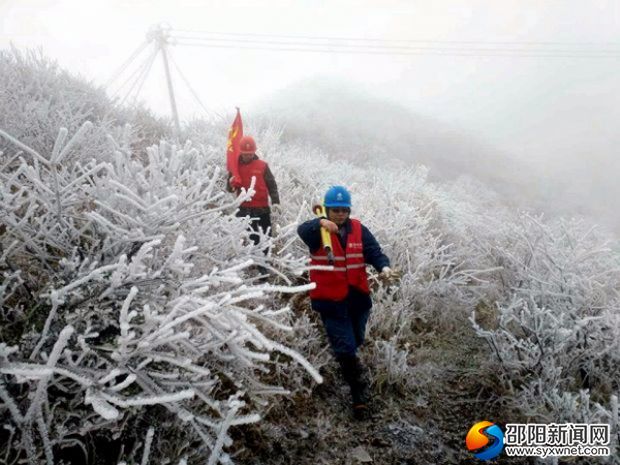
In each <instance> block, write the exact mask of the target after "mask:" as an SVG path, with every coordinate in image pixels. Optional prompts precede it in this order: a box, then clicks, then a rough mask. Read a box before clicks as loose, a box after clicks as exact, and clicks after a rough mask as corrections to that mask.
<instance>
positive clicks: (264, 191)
mask: <svg viewBox="0 0 620 465" xmlns="http://www.w3.org/2000/svg"><path fill="white" fill-rule="evenodd" d="M239 149H240V151H239V176H240V177H241V179H236V178H233V177H232V174H231V173H228V174H229V176H228V177H229V181H228V191H229V192H237V195H238V194H239V192H240V189H241V188H242V187H243V188H245V189H249V187H250V184H251V183H252V178H253V177H254V178H256V181H255V182H254V190H255V191H256V193H255V194H254V196H253V197H252V198H251V199H250V200H247V201H246V202H243V203H242V204H241V206H240V207H239V211H238V212H237V216H240V217H244V216H249V217H250V218H253V219H252V222H251V227H252V230H253V231H255V232H258V230H259V228H260V229H262V231H263V232H267V231H268V230H271V207H270V206H269V199H270V198H271V205H272V206H274V207H275V206H276V205H278V206H279V204H280V196H279V195H278V186H277V184H276V179H275V178H274V177H273V173H272V172H271V170H270V169H269V165H268V164H267V162H265V161H263V160H260V159H259V158H258V156H257V155H256V142H255V141H254V139H253V138H252V137H251V136H243V137H242V138H241V140H240V141H239ZM250 239H251V240H252V241H253V242H254V243H255V244H258V242H259V241H260V236H259V235H258V234H250Z"/></svg>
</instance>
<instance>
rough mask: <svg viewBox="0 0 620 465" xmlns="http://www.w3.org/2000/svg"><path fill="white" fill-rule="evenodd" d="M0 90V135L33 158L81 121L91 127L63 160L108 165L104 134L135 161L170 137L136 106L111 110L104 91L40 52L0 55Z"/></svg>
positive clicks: (3, 147) (4, 145)
mask: <svg viewBox="0 0 620 465" xmlns="http://www.w3.org/2000/svg"><path fill="white" fill-rule="evenodd" d="M0 89H1V90H0V109H2V111H1V112H0V129H3V130H4V131H6V132H7V133H9V134H11V135H12V136H14V137H16V138H17V139H19V140H20V141H21V142H22V143H24V144H26V145H27V146H29V147H32V148H33V149H34V150H36V151H38V152H45V151H47V150H49V149H50V147H52V146H53V144H54V141H55V140H56V136H57V134H58V131H60V129H61V128H66V129H67V130H68V132H69V134H75V132H76V131H77V130H78V129H79V128H80V127H81V126H82V125H83V124H84V123H85V122H86V121H90V122H92V123H93V125H94V127H93V129H92V130H91V131H90V135H89V137H88V138H81V139H79V140H78V141H77V143H76V145H75V146H74V147H72V148H71V149H70V150H69V152H68V153H67V154H66V160H72V159H73V157H78V158H80V159H81V160H84V159H90V158H95V159H97V160H108V158H109V157H110V156H111V155H112V154H113V148H112V147H109V146H108V144H107V143H106V138H107V135H108V134H109V133H111V134H113V135H114V137H115V138H116V139H117V140H121V139H125V140H126V141H128V142H129V143H130V145H131V148H132V152H133V153H135V154H137V155H139V156H140V155H142V153H143V151H144V149H145V148H146V147H147V146H149V145H151V144H153V143H157V142H158V141H159V139H160V138H164V137H166V136H168V135H169V134H170V130H169V125H168V123H167V122H166V121H164V120H162V119H158V118H156V117H155V116H153V115H152V114H151V113H150V112H149V111H147V110H145V109H144V108H142V107H139V106H138V107H131V108H129V107H120V106H118V105H116V102H115V101H113V100H111V99H110V98H108V97H107V96H106V93H105V90H104V89H103V88H101V87H95V86H94V85H93V84H92V83H90V82H88V81H86V80H85V79H83V78H79V77H75V76H72V75H71V74H69V73H68V72H67V71H65V70H63V69H61V68H60V67H59V66H58V64H57V63H56V62H54V61H53V60H50V59H49V58H46V57H45V56H43V55H42V53H41V52H40V51H33V50H31V51H19V50H17V49H15V48H11V49H10V50H0ZM127 124H131V126H126V125H127ZM9 148H12V147H11V145H10V144H9V143H8V141H7V140H5V139H2V138H0V151H1V152H4V153H5V156H8V154H10V153H12V152H11V150H7V149H9Z"/></svg>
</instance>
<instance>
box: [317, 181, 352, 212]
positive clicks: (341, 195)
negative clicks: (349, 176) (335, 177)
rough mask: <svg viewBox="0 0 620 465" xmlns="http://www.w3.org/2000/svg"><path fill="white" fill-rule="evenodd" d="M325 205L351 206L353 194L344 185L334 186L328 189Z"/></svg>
mask: <svg viewBox="0 0 620 465" xmlns="http://www.w3.org/2000/svg"><path fill="white" fill-rule="evenodd" d="M323 205H324V206H325V207H327V208H332V207H349V208H351V194H350V193H349V191H348V190H347V189H346V187H343V186H332V187H330V188H329V189H327V192H326V193H325V199H324V200H323Z"/></svg>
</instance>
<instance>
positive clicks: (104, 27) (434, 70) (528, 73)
mask: <svg viewBox="0 0 620 465" xmlns="http://www.w3.org/2000/svg"><path fill="white" fill-rule="evenodd" d="M162 21H165V22H167V23H169V24H170V25H171V26H172V27H173V28H176V29H186V30H202V31H218V32H251V33H268V34H295V35H307V36H331V37H364V38H379V39H411V40H417V39H422V40H445V41H457V42H464V41H484V42H498V41H509V42H536V43H539V42H558V43H564V44H573V45H572V46H582V45H584V44H586V45H584V46H591V44H593V43H594V44H599V43H600V44H607V46H609V47H615V48H616V49H620V37H619V36H618V31H619V30H620V28H619V26H620V1H602V0H598V1H596V0H595V1H587V2H585V1H575V0H551V1H548V0H546V1H540V0H501V1H497V0H488V1H476V0H464V1H430V0H425V1H412V0H403V1H385V0H383V1H319V0H302V1H247V0H246V1H239V0H217V1H183V0H179V1H153V0H141V1H126V0H125V1H116V0H94V1H83V0H82V1H80V0H70V1H69V0H67V1H54V0H8V1H7V0H4V1H1V0H0V46H1V47H7V46H8V44H9V42H12V43H13V44H15V45H16V46H18V47H19V48H24V47H36V46H41V47H42V48H43V51H44V52H45V54H46V55H48V56H49V57H51V58H55V59H57V60H58V61H59V63H60V64H61V65H62V66H64V67H66V68H67V69H69V70H71V71H74V72H79V73H81V74H82V75H84V76H85V77H87V78H89V79H92V80H94V81H95V82H97V83H100V84H102V83H104V82H105V81H106V80H107V79H108V77H109V76H110V75H111V73H112V71H114V70H115V69H117V67H118V66H119V65H120V64H121V63H122V62H123V61H124V60H125V59H126V58H127V56H128V55H129V54H130V52H131V51H132V50H133V49H134V48H135V47H136V46H137V45H138V44H139V43H140V42H141V41H142V40H143V39H144V37H145V34H146V32H147V31H148V29H149V27H150V26H152V25H153V24H155V23H158V22H162ZM587 44H590V45H587ZM172 53H173V54H174V57H175V59H176V61H177V62H178V63H179V65H180V67H181V69H182V70H183V72H184V73H185V75H186V76H187V78H188V79H189V80H190V82H191V83H192V85H193V87H194V88H195V89H196V91H197V93H198V94H199V96H200V98H201V99H202V101H203V102H204V103H205V105H207V106H208V108H209V109H210V110H213V111H216V112H220V113H224V112H225V113H228V112H230V111H231V110H232V109H233V108H234V106H236V105H238V106H241V107H242V109H249V110H250V112H251V111H252V110H254V109H255V108H254V107H255V105H257V104H258V103H259V102H262V101H264V99H265V97H266V96H268V95H277V94H278V90H279V89H282V88H286V87H287V86H290V85H291V84H292V83H295V82H298V81H303V80H304V79H307V78H309V77H323V78H325V79H326V80H328V79H331V78H335V79H338V80H339V81H340V82H342V81H343V80H344V81H347V80H348V81H350V82H351V83H352V84H354V85H355V86H356V88H358V89H362V90H363V91H364V92H367V93H368V95H369V96H372V97H373V99H374V98H384V99H386V100H390V101H393V102H397V103H399V104H401V105H403V106H405V107H407V108H410V109H411V111H412V112H415V113H416V114H418V115H425V116H428V117H430V118H433V119H434V120H436V121H443V122H445V123H446V124H449V125H451V126H453V127H459V128H461V129H462V130H463V131H465V132H467V133H470V134H472V135H473V136H475V137H477V138H479V139H480V140H482V141H484V142H485V143H490V144H493V145H495V146H497V147H498V149H500V150H502V152H504V153H507V154H508V155H509V156H512V157H516V158H518V159H520V160H527V161H528V162H530V163H531V164H532V166H533V167H535V169H536V170H538V171H539V172H541V173H543V174H547V175H549V176H550V177H556V178H557V177H558V176H562V174H563V170H564V171H565V172H566V173H567V174H570V175H571V176H572V179H574V175H575V173H582V174H583V179H581V185H580V186H579V191H580V192H582V191H583V192H585V193H587V192H588V191H589V190H590V189H595V190H597V192H598V193H597V196H596V197H597V201H601V199H602V198H604V196H605V189H606V188H607V187H605V186H609V188H610V194H612V193H617V192H618V188H617V187H616V186H617V184H619V183H617V182H616V181H615V178H616V177H617V176H618V175H620V173H619V171H620V164H619V163H618V161H617V158H618V156H617V151H618V149H617V147H618V143H619V142H620V140H619V139H620V137H618V135H617V132H618V131H617V129H616V125H617V121H618V120H619V119H618V117H619V116H620V79H619V78H618V76H619V71H620V66H619V59H618V58H596V59H593V58H540V57H537V58H532V57H454V56H366V55H355V56H347V55H340V54H339V55H329V54H315V53H286V52H269V51H258V50H235V49H206V48H182V47H180V46H179V47H175V48H174V49H173V51H172ZM175 86H176V89H177V94H178V100H179V106H180V111H181V115H182V117H184V118H188V117H191V116H192V115H196V116H202V115H203V114H204V112H203V111H202V109H201V108H200V107H199V106H198V105H197V104H196V103H195V102H194V101H193V100H192V98H191V96H190V94H189V92H188V91H187V90H186V89H185V88H184V87H183V84H182V82H181V81H180V80H179V78H178V76H177V77H176V78H175ZM142 97H143V99H144V101H145V102H146V104H147V105H149V106H150V107H152V108H154V109H155V110H156V111H158V112H161V113H164V114H168V113H169V107H168V96H167V94H166V92H165V86H164V82H163V69H162V65H161V63H160V62H159V61H158V62H157V63H156V64H155V66H154V67H153V70H152V72H151V75H150V78H149V81H147V83H146V85H145V89H144V91H143V94H142ZM292 104H294V102H292ZM256 110H258V109H256ZM250 114H251V113H250ZM601 186H604V187H602V188H601ZM580 195H581V194H580ZM618 216H619V217H620V215H618Z"/></svg>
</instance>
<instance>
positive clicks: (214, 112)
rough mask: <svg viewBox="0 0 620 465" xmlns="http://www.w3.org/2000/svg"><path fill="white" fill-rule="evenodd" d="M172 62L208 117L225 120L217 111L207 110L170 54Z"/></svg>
mask: <svg viewBox="0 0 620 465" xmlns="http://www.w3.org/2000/svg"><path fill="white" fill-rule="evenodd" d="M168 56H169V58H170V61H171V62H172V64H173V66H174V67H175V69H176V70H177V72H178V73H179V76H181V79H182V80H183V82H184V83H185V85H186V86H187V88H188V89H189V91H190V93H191V94H192V96H193V97H194V99H195V100H196V101H197V102H198V104H199V105H200V106H201V107H202V109H203V110H204V111H205V113H206V114H207V116H209V117H212V115H216V116H217V117H218V118H219V119H224V117H223V116H222V115H220V114H219V113H218V112H216V111H211V110H209V109H207V107H206V105H205V104H204V103H202V100H201V99H200V97H199V96H198V93H197V92H196V91H195V90H194V88H193V87H192V85H191V84H190V83H189V80H188V79H187V77H185V74H183V72H182V71H181V68H180V67H179V65H178V64H177V62H176V60H175V59H174V57H173V56H172V53H169V54H168Z"/></svg>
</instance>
